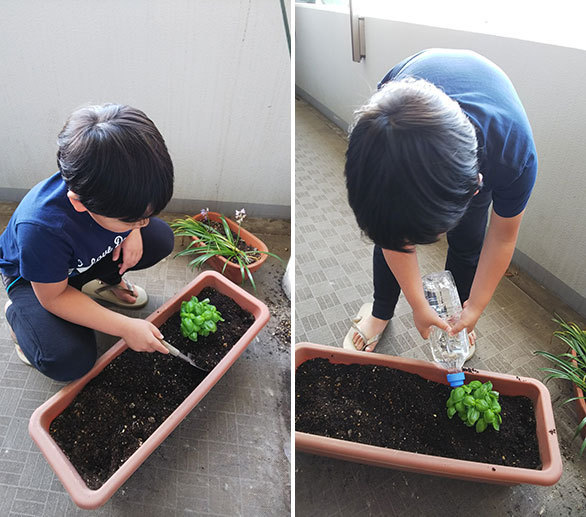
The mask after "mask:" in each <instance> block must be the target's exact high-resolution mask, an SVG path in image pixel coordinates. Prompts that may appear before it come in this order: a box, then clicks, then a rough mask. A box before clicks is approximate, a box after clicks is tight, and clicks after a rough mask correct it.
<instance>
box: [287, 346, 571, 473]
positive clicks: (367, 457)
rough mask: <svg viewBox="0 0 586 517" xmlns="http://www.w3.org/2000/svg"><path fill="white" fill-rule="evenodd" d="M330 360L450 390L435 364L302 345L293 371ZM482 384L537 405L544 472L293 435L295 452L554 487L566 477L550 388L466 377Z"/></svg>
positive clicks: (506, 378)
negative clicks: (318, 360)
mask: <svg viewBox="0 0 586 517" xmlns="http://www.w3.org/2000/svg"><path fill="white" fill-rule="evenodd" d="M317 357H319V358H324V359H328V360H329V361H330V362H332V363H340V364H370V365H380V366H387V367H389V368H395V369H398V370H403V371H405V372H409V373H414V374H416V375H419V376H421V377H423V378H424V379H428V380H431V381H434V382H437V383H440V384H447V381H446V370H444V369H443V368H441V367H439V366H438V365H436V364H435V363H428V362H425V361H418V360H416V359H406V358H403V357H394V356H389V355H383V354H376V353H364V352H357V351H354V350H344V349H341V348H335V347H329V346H322V345H314V344H311V343H300V344H298V345H297V346H296V348H295V368H297V367H298V366H299V365H300V364H302V363H304V362H305V361H308V360H310V359H314V358H317ZM475 379H478V380H479V381H482V382H486V381H491V382H492V383H493V385H494V389H495V390H497V391H498V392H500V393H501V394H502V395H512V396H515V395H523V396H525V397H528V398H530V399H531V400H532V401H533V405H534V407H535V417H536V421H537V438H538V442H539V453H540V456H541V461H542V463H543V467H542V469H541V470H533V469H524V468H518V467H506V466H502V465H491V464H489V463H478V462H473V461H465V460H457V459H452V458H445V457H440V456H430V455H426V454H417V453H414V452H406V451H400V450H396V449H387V448H384V447H377V446H374V445H366V444H362V443H356V442H350V441H345V440H339V439H337V438H329V437H323V436H317V435H313V434H308V433H301V432H296V433H295V449H296V450H298V451H301V452H309V453H312V454H318V455H322V456H329V457H332V458H336V459H341V460H347V461H355V462H358V463H366V464H368V465H374V466H376V467H389V468H394V469H399V470H406V471H409V472H418V473H421V474H432V475H436V476H446V477H451V478H455V479H465V480H468V481H481V482H485V483H497V484H506V485H513V484H519V483H528V484H534V485H553V484H555V483H556V482H557V481H558V480H559V478H560V477H561V475H562V460H561V456H560V450H559V446H558V440H557V435H556V430H555V421H554V418H553V410H552V407H551V399H550V396H549V391H548V390H547V388H546V387H545V386H544V385H543V384H542V383H541V382H539V381H537V380H535V379H529V378H526V377H516V376H512V375H505V374H499V373H493V372H483V371H478V373H466V382H469V381H472V380H475Z"/></svg>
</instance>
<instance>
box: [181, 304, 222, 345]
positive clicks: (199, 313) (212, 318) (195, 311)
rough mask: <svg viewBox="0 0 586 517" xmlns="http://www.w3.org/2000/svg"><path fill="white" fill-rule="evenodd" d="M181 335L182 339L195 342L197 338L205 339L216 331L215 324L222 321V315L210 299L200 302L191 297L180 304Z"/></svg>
mask: <svg viewBox="0 0 586 517" xmlns="http://www.w3.org/2000/svg"><path fill="white" fill-rule="evenodd" d="M179 315H180V316H181V334H183V336H184V337H187V338H189V339H191V341H197V336H203V337H207V336H209V335H210V333H213V332H215V331H216V330H217V326H216V323H218V322H219V321H224V319H223V318H222V315H221V314H220V313H219V312H218V309H216V307H215V306H214V305H210V299H209V298H206V299H205V300H202V301H201V302H200V301H199V300H198V299H197V297H196V296H193V297H192V298H191V300H189V301H188V302H182V303H181V312H180V314H179Z"/></svg>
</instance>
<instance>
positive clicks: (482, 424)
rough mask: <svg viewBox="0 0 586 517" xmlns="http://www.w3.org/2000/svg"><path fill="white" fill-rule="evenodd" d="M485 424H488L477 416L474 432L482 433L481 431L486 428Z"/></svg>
mask: <svg viewBox="0 0 586 517" xmlns="http://www.w3.org/2000/svg"><path fill="white" fill-rule="evenodd" d="M487 426H488V424H487V423H486V421H485V420H484V418H479V419H478V421H477V422H476V432H477V433H482V432H483V431H485V430H486V428H487Z"/></svg>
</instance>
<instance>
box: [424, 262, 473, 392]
mask: <svg viewBox="0 0 586 517" xmlns="http://www.w3.org/2000/svg"><path fill="white" fill-rule="evenodd" d="M423 292H424V293H425V298H427V301H428V302H429V305H431V307H432V308H433V309H434V310H435V312H437V314H438V316H439V317H440V318H441V319H442V320H445V321H447V322H448V323H449V324H450V325H453V324H455V323H456V322H457V321H458V319H459V318H460V314H461V312H462V304H461V303H460V297H459V296H458V290H457V289H456V284H455V283H454V277H453V276H452V273H450V272H449V271H442V272H441V273H431V274H429V275H425V276H424V277H423ZM430 343H431V353H432V354H433V358H434V360H435V361H436V362H437V363H439V364H441V365H442V366H443V367H444V368H446V369H447V370H448V372H449V373H448V382H449V383H450V386H452V387H453V388H455V387H457V386H461V385H462V384H464V372H463V371H462V366H463V365H464V361H465V360H466V358H467V357H468V351H469V349H470V343H469V342H468V333H467V331H466V329H464V330H462V331H460V332H459V333H458V334H456V335H455V336H450V335H449V334H448V333H447V332H446V331H445V330H441V329H440V328H438V327H435V326H434V327H432V331H431V335H430Z"/></svg>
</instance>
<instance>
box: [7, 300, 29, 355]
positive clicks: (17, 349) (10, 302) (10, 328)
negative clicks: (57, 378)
mask: <svg viewBox="0 0 586 517" xmlns="http://www.w3.org/2000/svg"><path fill="white" fill-rule="evenodd" d="M11 305H12V300H8V301H7V302H6V304H5V305H4V317H5V318H6V309H8V307H10V306H11ZM6 323H7V325H8V331H9V332H10V337H11V338H12V341H14V349H15V350H16V355H17V356H18V358H19V359H20V360H21V361H22V362H23V363H24V364H26V365H27V366H32V364H31V362H30V361H29V360H28V359H27V358H26V355H24V352H23V351H22V348H20V345H19V344H18V340H17V339H16V334H15V333H14V330H12V327H11V326H10V323H8V318H6Z"/></svg>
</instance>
